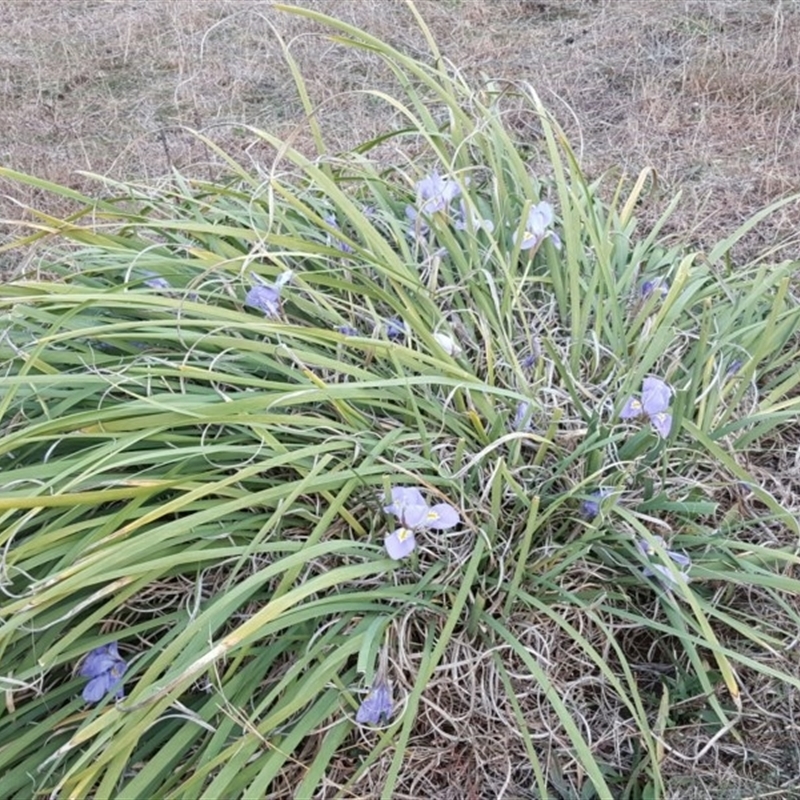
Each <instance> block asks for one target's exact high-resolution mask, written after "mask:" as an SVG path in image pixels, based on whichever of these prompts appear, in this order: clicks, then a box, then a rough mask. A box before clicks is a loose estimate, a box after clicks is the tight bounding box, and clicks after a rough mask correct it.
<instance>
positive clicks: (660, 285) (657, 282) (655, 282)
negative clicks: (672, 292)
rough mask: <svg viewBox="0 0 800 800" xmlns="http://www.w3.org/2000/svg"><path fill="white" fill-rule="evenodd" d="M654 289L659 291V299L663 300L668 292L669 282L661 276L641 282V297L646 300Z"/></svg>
mask: <svg viewBox="0 0 800 800" xmlns="http://www.w3.org/2000/svg"><path fill="white" fill-rule="evenodd" d="M656 291H658V292H660V293H661V299H662V300H663V299H664V298H665V297H666V296H667V295H668V294H669V283H667V281H666V280H664V279H663V278H653V279H652V280H648V281H645V282H644V283H643V284H642V289H641V292H642V298H643V299H645V300H646V299H647V298H648V297H650V295H652V294H653V293H654V292H656Z"/></svg>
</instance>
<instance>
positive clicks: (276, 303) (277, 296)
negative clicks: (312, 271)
mask: <svg viewBox="0 0 800 800" xmlns="http://www.w3.org/2000/svg"><path fill="white" fill-rule="evenodd" d="M293 275H294V273H293V272H292V271H291V270H290V269H287V270H286V271H285V272H282V273H281V274H280V275H278V277H277V278H276V279H275V283H273V284H272V286H269V285H267V284H265V283H259V284H258V285H256V286H254V287H253V288H252V289H250V291H249V292H248V293H247V294H246V295H245V298H244V304H245V305H246V306H250V308H256V309H258V310H259V311H261V312H263V314H264V316H265V317H267V318H268V319H277V317H278V316H279V315H280V313H281V289H282V288H283V287H284V285H285V284H287V283H289V281H290V280H291V279H292V277H293Z"/></svg>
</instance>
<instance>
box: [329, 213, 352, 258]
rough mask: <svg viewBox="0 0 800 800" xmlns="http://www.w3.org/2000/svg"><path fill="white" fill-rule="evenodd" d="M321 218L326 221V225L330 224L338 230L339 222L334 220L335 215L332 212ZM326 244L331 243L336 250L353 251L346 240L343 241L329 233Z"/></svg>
mask: <svg viewBox="0 0 800 800" xmlns="http://www.w3.org/2000/svg"><path fill="white" fill-rule="evenodd" d="M323 219H324V220H325V222H327V223H328V225H330V226H331V228H333V229H335V230H337V231H338V230H339V223H338V222H337V221H336V217H335V216H334V215H333V214H326V215H325V216H324V217H323ZM328 244H329V245H333V246H334V247H335V248H336V249H337V250H341V251H342V252H343V253H352V252H353V248H352V247H350V245H349V244H347V242H343V241H342V240H341V239H339V238H337V237H335V236H331V235H330V234H328Z"/></svg>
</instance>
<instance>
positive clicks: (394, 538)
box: [383, 527, 417, 561]
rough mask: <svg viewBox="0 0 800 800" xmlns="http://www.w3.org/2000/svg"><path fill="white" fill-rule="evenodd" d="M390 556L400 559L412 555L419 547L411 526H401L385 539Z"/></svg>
mask: <svg viewBox="0 0 800 800" xmlns="http://www.w3.org/2000/svg"><path fill="white" fill-rule="evenodd" d="M383 544H384V547H385V548H386V552H387V553H388V555H389V558H393V559H394V560H395V561H399V560H400V559H401V558H407V557H408V556H410V555H411V554H412V553H413V552H414V550H415V549H416V547H417V540H416V539H415V538H414V531H413V530H412V529H411V528H403V527H400V528H398V529H397V530H396V531H394V532H393V533H390V534H389V535H388V536H387V537H386V538H385V539H384V541H383Z"/></svg>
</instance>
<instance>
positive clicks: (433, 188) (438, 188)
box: [417, 170, 461, 215]
mask: <svg viewBox="0 0 800 800" xmlns="http://www.w3.org/2000/svg"><path fill="white" fill-rule="evenodd" d="M460 194H461V188H460V187H459V185H458V184H457V183H456V182H455V181H454V180H452V179H450V178H442V177H441V176H440V175H439V173H438V172H437V171H436V170H434V171H433V172H432V173H431V174H430V175H428V176H426V177H425V178H423V179H422V180H421V181H420V182H419V183H418V184H417V205H418V207H419V210H420V212H421V213H422V214H427V215H431V214H436V213H437V212H439V211H447V210H448V208H449V206H450V203H451V202H452V201H453V200H455V198H456V197H458V196H459V195H460Z"/></svg>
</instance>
